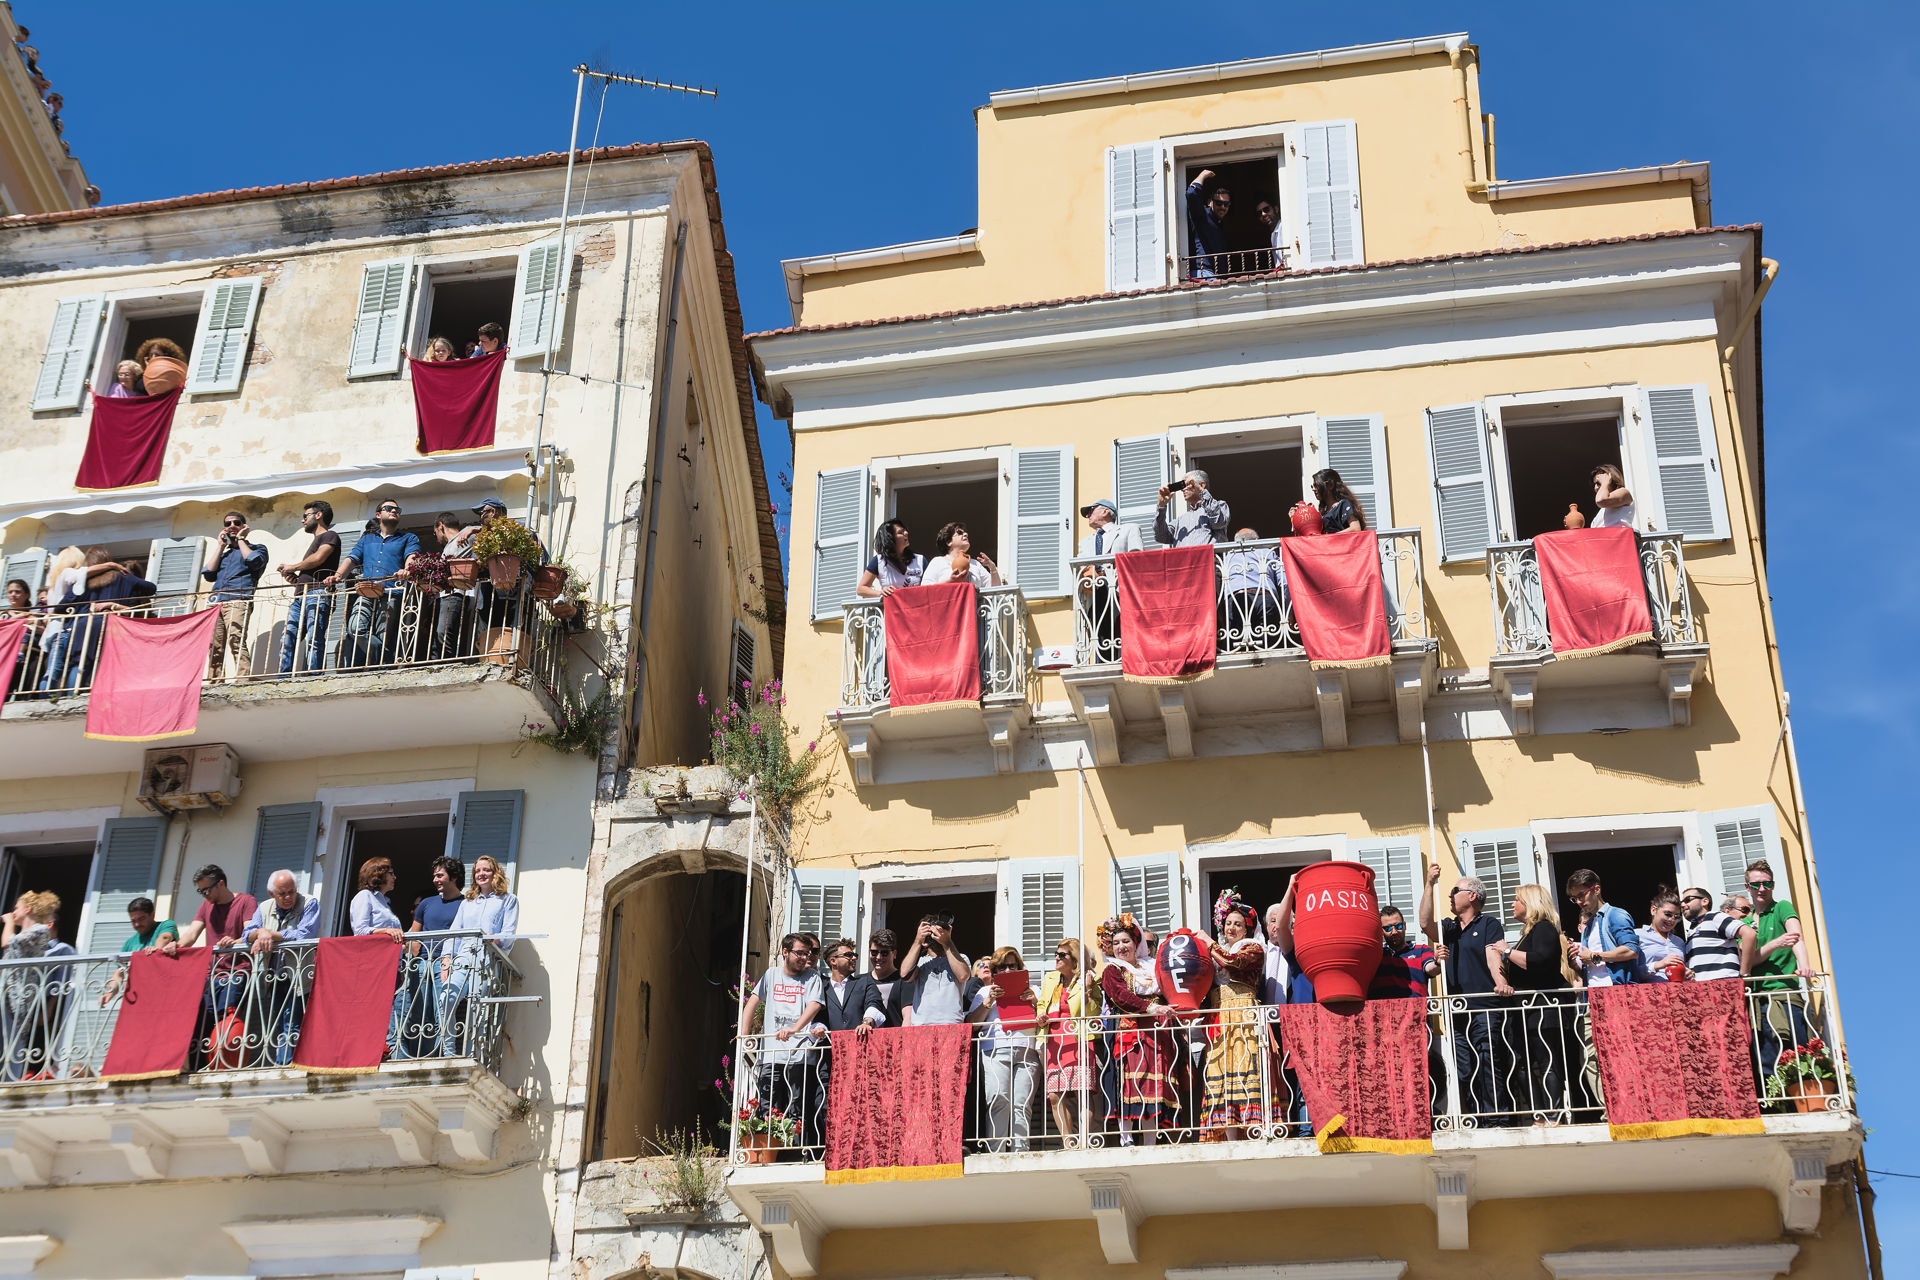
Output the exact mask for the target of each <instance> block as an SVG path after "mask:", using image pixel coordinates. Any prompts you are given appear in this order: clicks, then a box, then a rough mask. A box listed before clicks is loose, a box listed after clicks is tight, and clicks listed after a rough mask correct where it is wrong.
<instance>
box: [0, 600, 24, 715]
mask: <svg viewBox="0 0 1920 1280" xmlns="http://www.w3.org/2000/svg"><path fill="white" fill-rule="evenodd" d="M26 634H27V619H25V618H5V619H0V701H4V700H5V698H6V696H7V692H8V691H9V690H11V689H12V688H13V668H14V664H16V663H17V662H19V661H20V641H21V640H22V639H23V638H25V636H26Z"/></svg>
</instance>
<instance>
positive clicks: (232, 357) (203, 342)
mask: <svg viewBox="0 0 1920 1280" xmlns="http://www.w3.org/2000/svg"><path fill="white" fill-rule="evenodd" d="M259 307H260V278H259V277H258V276H248V277H245V278H243V279H239V280H222V281H221V282H220V283H218V284H215V285H210V286H208V288H207V291H206V293H205V294H204V295H203V296H202V298H201V300H200V327H199V328H198V329H196V330H195V331H194V334H193V355H192V356H191V357H190V359H191V360H192V361H193V372H192V374H191V375H190V376H189V377H188V378H187V390H188V391H189V392H190V393H199V392H206V391H238V390H239V389H240V374H241V372H242V371H243V370H244V369H245V368H246V367H247V343H248V341H249V340H251V339H252V337H253V318H254V314H255V312H257V311H258V310H259Z"/></svg>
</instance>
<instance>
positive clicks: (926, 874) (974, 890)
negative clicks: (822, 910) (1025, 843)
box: [802, 863, 1011, 960]
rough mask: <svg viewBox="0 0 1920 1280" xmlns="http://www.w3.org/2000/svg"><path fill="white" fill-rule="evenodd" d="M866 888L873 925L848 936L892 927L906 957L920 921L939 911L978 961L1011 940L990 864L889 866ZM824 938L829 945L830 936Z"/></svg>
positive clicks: (859, 936)
mask: <svg viewBox="0 0 1920 1280" xmlns="http://www.w3.org/2000/svg"><path fill="white" fill-rule="evenodd" d="M827 874H832V873H827ZM846 874H847V875H848V876H849V877H851V876H853V875H854V874H855V873H853V872H848V873H846ZM862 888H863V889H864V892H865V894H866V895H867V900H868V902H869V903H870V904H871V905H870V910H869V913H868V920H869V921H870V924H869V925H868V927H867V928H865V929H862V930H860V931H859V932H855V925H856V923H857V922H855V921H851V920H850V921H849V922H848V927H847V930H846V932H845V935H844V936H846V937H850V938H855V939H857V940H860V941H862V942H864V940H865V939H866V938H867V937H868V936H869V935H870V934H871V932H872V930H874V929H891V930H893V931H894V933H895V934H896V935H898V936H899V939H900V952H901V954H902V955H903V956H904V955H905V954H906V952H907V949H908V948H909V947H911V946H912V945H913V936H914V930H915V929H916V928H918V927H919V924H920V919H921V917H922V916H925V915H929V914H932V913H935V912H946V913H950V914H951V915H952V916H953V941H954V945H955V946H957V947H959V948H960V950H961V951H962V952H964V953H965V954H966V955H968V956H969V957H971V958H973V959H975V960H978V959H979V958H980V957H981V956H984V955H987V954H988V953H990V952H991V951H992V950H993V949H994V948H995V947H996V946H998V945H999V944H1000V943H1001V941H1002V940H1003V939H1005V938H1007V937H1009V936H1011V925H1009V924H1008V923H1007V919H1008V918H1007V917H1005V916H1002V915H1001V914H1000V899H1001V892H1000V890H1001V884H1000V882H999V877H998V875H997V871H996V868H995V867H994V865H993V864H991V863H938V864H931V865H922V866H916V867H900V868H887V869H886V870H884V871H880V872H877V873H874V874H872V875H870V876H869V877H867V879H866V880H865V883H864V885H863V886H862ZM849 901H850V902H852V901H854V899H852V898H850V899H849ZM802 927H804V926H802ZM816 932H818V931H816ZM820 936H821V939H822V940H823V941H824V940H825V939H826V938H827V936H828V935H827V934H825V933H821V935H820Z"/></svg>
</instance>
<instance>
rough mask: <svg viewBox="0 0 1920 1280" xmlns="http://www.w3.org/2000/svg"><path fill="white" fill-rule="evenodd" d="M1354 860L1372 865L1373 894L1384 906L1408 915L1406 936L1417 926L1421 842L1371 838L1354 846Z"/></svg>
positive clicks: (1409, 839) (1410, 839)
mask: <svg viewBox="0 0 1920 1280" xmlns="http://www.w3.org/2000/svg"><path fill="white" fill-rule="evenodd" d="M1353 860H1354V861H1355V862H1360V863H1365V864H1366V865H1367V866H1369V867H1372V868H1373V891H1374V896H1375V897H1377V898H1378V899H1379V900H1380V905H1381V906H1382V907H1383V908H1384V907H1398V908H1400V914H1401V915H1403V916H1405V917H1406V919H1407V929H1408V931H1409V936H1411V934H1412V932H1413V931H1415V930H1417V929H1418V928H1419V925H1418V924H1417V923H1415V921H1416V920H1417V918H1418V916H1419V914H1420V890H1421V887H1422V886H1421V881H1420V842H1419V841H1418V840H1415V839H1412V838H1408V839H1405V840H1373V841H1369V842H1367V843H1365V844H1356V845H1355V846H1353Z"/></svg>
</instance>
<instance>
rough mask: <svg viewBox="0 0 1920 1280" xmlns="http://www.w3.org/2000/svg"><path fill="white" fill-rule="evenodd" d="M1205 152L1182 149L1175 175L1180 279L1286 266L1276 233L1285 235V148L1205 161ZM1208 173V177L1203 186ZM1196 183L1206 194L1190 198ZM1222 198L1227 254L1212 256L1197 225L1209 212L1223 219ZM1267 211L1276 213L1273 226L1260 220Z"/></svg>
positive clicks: (1226, 154) (1254, 272) (1238, 151)
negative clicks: (1281, 213) (1221, 200)
mask: <svg viewBox="0 0 1920 1280" xmlns="http://www.w3.org/2000/svg"><path fill="white" fill-rule="evenodd" d="M1220 145H1222V146H1225V145H1227V144H1220ZM1201 150H1203V149H1202V148H1199V147H1183V148H1181V149H1180V151H1179V152H1178V160H1177V162H1176V171H1175V174H1174V178H1175V182H1176V185H1177V186H1178V188H1179V196H1180V205H1179V209H1178V211H1177V215H1176V216H1177V218H1178V220H1179V225H1180V245H1181V249H1180V278H1181V279H1182V280H1196V279H1198V280H1213V279H1221V278H1224V277H1227V276H1246V275H1258V274H1260V273H1262V272H1267V271H1277V270H1279V269H1280V268H1281V267H1283V266H1285V265H1286V261H1287V253H1286V249H1285V247H1284V245H1283V247H1281V248H1278V249H1276V248H1275V247H1274V244H1273V234H1274V231H1275V230H1276V229H1279V230H1280V231H1281V233H1282V235H1284V234H1285V223H1284V221H1283V220H1282V219H1281V218H1280V217H1279V216H1278V211H1279V210H1281V209H1282V208H1283V207H1284V203H1283V198H1282V196H1281V194H1280V192H1281V190H1282V189H1283V188H1284V187H1285V186H1286V163H1287V162H1286V151H1285V149H1284V148H1283V147H1281V146H1280V145H1279V144H1278V143H1277V142H1276V143H1274V144H1273V145H1271V146H1265V147H1259V148H1256V149H1253V150H1251V151H1248V150H1242V149H1235V150H1231V151H1226V152H1224V153H1223V154H1221V155H1217V156H1214V155H1209V156H1205V157H1204V158H1203V157H1202V155H1200V154H1198V153H1199V152H1200V151H1201ZM1203 173H1206V174H1208V177H1207V178H1206V179H1205V180H1204V182H1201V178H1200V175H1201V174H1203ZM1195 182H1201V189H1200V190H1199V191H1198V192H1197V193H1194V194H1192V195H1190V194H1189V192H1190V191H1191V189H1192V185H1193V184H1194V183H1195ZM1222 195H1224V196H1225V197H1226V199H1227V204H1226V217H1225V218H1224V220H1221V231H1222V232H1223V233H1224V235H1225V252H1209V251H1208V250H1207V249H1206V247H1205V246H1204V245H1203V244H1201V243H1200V241H1199V239H1198V238H1197V237H1196V235H1195V232H1194V225H1195V223H1196V221H1197V220H1198V219H1200V218H1202V217H1205V216H1206V213H1205V212H1204V211H1207V210H1213V211H1214V216H1215V218H1216V219H1218V216H1219V215H1218V206H1217V204H1216V203H1215V202H1216V201H1217V200H1218V199H1219V197H1221V196H1222ZM1262 207H1265V208H1267V209H1270V210H1274V211H1276V216H1275V218H1274V221H1273V224H1272V225H1269V224H1268V223H1267V222H1265V221H1264V220H1263V219H1262V218H1261V216H1260V212H1261V209H1262Z"/></svg>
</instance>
